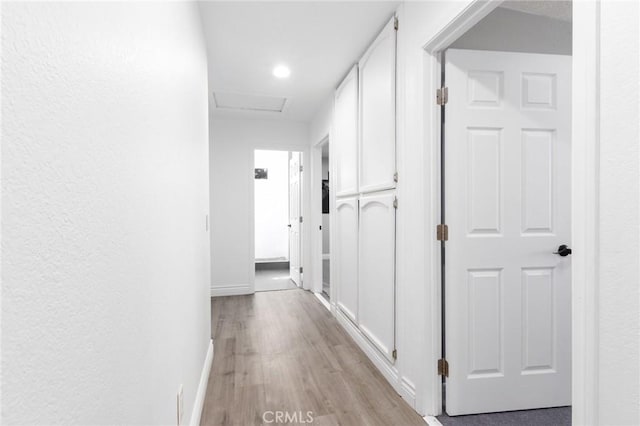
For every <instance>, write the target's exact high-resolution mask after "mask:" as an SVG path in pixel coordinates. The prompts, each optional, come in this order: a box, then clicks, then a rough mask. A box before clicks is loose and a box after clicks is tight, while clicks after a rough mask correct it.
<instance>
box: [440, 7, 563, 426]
mask: <svg viewBox="0 0 640 426" xmlns="http://www.w3.org/2000/svg"><path fill="white" fill-rule="evenodd" d="M551 16H553V18H552V17H551ZM559 18H564V19H559ZM571 32H572V23H571V3H570V2H544V1H540V2H535V4H534V3H533V2H531V4H529V5H524V6H523V4H519V3H517V2H505V3H503V4H502V5H501V7H498V8H496V9H495V10H493V11H492V12H491V13H489V14H488V15H487V16H486V17H484V18H483V19H482V20H481V21H479V22H478V23H477V24H476V25H475V26H473V27H472V28H471V29H469V30H468V31H467V32H466V33H465V34H463V35H462V36H461V37H459V38H458V39H457V40H456V41H455V42H453V44H451V45H449V46H448V47H447V49H445V50H442V51H441V64H442V85H441V87H442V89H441V91H440V93H439V96H438V103H439V104H440V105H441V108H442V109H441V118H442V125H441V131H442V153H441V154H442V163H441V166H442V170H441V181H442V200H441V208H442V221H441V223H442V224H443V225H442V228H441V229H439V237H440V238H439V239H440V240H441V241H442V248H443V269H442V278H443V279H442V295H443V300H442V311H443V317H442V333H443V339H442V358H441V362H440V364H439V367H440V370H441V373H442V376H443V411H444V412H445V413H446V414H443V416H441V417H439V420H440V422H441V423H442V424H444V425H467V424H476V423H487V424H554V425H570V424H571V408H570V405H571V256H570V254H571V249H570V248H569V247H568V244H570V242H571V221H570V219H571V187H570V181H571V46H572V40H571ZM532 34H536V35H537V36H536V37H532V36H531V35H532ZM444 256H446V262H444ZM461 415H464V416H461ZM457 416H460V417H457Z"/></svg>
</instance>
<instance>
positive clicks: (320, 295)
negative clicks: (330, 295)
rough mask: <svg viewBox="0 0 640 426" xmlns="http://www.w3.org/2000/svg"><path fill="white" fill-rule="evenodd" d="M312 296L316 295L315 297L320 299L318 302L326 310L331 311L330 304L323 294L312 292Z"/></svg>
mask: <svg viewBox="0 0 640 426" xmlns="http://www.w3.org/2000/svg"><path fill="white" fill-rule="evenodd" d="M313 295H314V296H316V299H318V300H319V301H320V303H322V305H323V306H324V307H325V308H327V311H329V312H331V305H330V304H329V302H328V301H327V299H325V298H324V296H323V295H322V294H320V293H313Z"/></svg>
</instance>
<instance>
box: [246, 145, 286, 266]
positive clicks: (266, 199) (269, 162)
mask: <svg viewBox="0 0 640 426" xmlns="http://www.w3.org/2000/svg"><path fill="white" fill-rule="evenodd" d="M255 167H256V168H261V169H268V176H267V179H254V182H255V186H254V188H255V204H254V206H255V212H256V214H255V219H256V222H255V223H256V228H255V247H256V251H255V253H256V260H275V259H277V260H279V261H286V260H288V259H289V228H288V227H287V224H288V223H289V152H288V151H262V150H257V151H255Z"/></svg>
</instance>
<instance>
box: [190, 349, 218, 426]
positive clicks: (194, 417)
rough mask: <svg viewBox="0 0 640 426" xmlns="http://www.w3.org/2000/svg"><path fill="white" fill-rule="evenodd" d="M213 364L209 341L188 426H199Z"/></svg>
mask: <svg viewBox="0 0 640 426" xmlns="http://www.w3.org/2000/svg"><path fill="white" fill-rule="evenodd" d="M212 363H213V340H209V348H208V349H207V356H206V358H205V359H204V365H203V366H202V373H200V383H198V390H197V391H196V398H195V401H194V402H193V410H192V411H191V419H190V421H189V424H190V425H191V426H198V425H199V424H200V417H201V416H202V409H203V408H204V397H205V395H206V394H207V383H209V373H211V364H212Z"/></svg>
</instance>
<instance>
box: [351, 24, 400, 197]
mask: <svg viewBox="0 0 640 426" xmlns="http://www.w3.org/2000/svg"><path fill="white" fill-rule="evenodd" d="M358 67H359V70H360V79H359V80H360V81H359V83H360V91H359V96H360V173H359V175H360V176H359V189H360V192H373V191H380V190H384V189H390V188H394V187H395V179H394V175H395V173H396V28H395V18H393V19H391V21H389V23H388V24H387V25H386V26H385V27H384V29H383V30H382V32H381V33H380V34H379V35H378V37H377V38H376V39H375V41H374V42H373V44H372V45H371V46H370V47H369V49H368V50H367V51H366V53H365V54H364V56H363V57H362V59H360V62H359V63H358Z"/></svg>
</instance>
